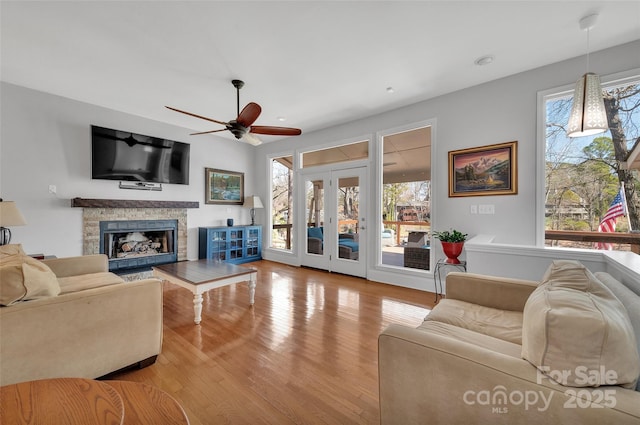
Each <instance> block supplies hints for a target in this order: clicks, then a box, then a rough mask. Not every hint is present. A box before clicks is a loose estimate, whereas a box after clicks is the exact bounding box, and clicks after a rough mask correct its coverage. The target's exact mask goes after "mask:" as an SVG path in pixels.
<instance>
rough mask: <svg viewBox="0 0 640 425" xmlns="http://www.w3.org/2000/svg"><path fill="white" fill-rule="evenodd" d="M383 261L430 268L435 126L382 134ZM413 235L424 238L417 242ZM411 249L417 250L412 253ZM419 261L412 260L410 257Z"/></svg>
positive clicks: (417, 238)
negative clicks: (432, 160) (432, 133)
mask: <svg viewBox="0 0 640 425" xmlns="http://www.w3.org/2000/svg"><path fill="white" fill-rule="evenodd" d="M381 150H382V152H383V157H382V194H381V197H382V212H381V219H382V233H381V235H380V238H381V239H380V240H381V244H380V248H381V252H380V257H379V258H380V264H383V265H389V266H400V267H411V268H417V269H423V270H428V269H429V268H430V267H429V258H430V255H431V253H430V250H429V247H428V243H429V237H428V234H429V231H430V230H431V126H426V127H420V128H415V129H411V130H406V131H400V132H397V133H393V134H387V135H385V136H383V137H382V145H381ZM412 238H414V239H416V240H419V241H423V242H421V243H419V244H416V243H414V241H413V240H411V239H412ZM407 248H411V249H412V250H413V251H415V250H416V249H417V250H418V251H417V252H413V253H411V252H409V251H408V250H407ZM410 255H413V256H414V257H416V256H417V257H418V261H417V262H416V261H409V256H410Z"/></svg>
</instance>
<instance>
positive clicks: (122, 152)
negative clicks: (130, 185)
mask: <svg viewBox="0 0 640 425" xmlns="http://www.w3.org/2000/svg"><path fill="white" fill-rule="evenodd" d="M189 152H190V145H189V144H188V143H182V142H176V141H173V140H167V139H161V138H158V137H151V136H144V135H141V134H136V133H130V132H127V131H120V130H112V129H109V128H104V127H98V126H95V125H92V126H91V177H92V178H93V179H104V180H126V181H136V182H145V183H173V184H189Z"/></svg>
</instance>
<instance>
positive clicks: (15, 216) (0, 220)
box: [0, 201, 27, 227]
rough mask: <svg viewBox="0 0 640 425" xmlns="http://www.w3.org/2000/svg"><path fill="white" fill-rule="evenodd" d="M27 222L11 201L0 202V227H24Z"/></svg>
mask: <svg viewBox="0 0 640 425" xmlns="http://www.w3.org/2000/svg"><path fill="white" fill-rule="evenodd" d="M25 224H27V221H26V220H25V219H24V217H23V216H22V213H20V210H18V207H17V206H16V203H15V202H13V201H1V202H0V227H9V226H24V225H25Z"/></svg>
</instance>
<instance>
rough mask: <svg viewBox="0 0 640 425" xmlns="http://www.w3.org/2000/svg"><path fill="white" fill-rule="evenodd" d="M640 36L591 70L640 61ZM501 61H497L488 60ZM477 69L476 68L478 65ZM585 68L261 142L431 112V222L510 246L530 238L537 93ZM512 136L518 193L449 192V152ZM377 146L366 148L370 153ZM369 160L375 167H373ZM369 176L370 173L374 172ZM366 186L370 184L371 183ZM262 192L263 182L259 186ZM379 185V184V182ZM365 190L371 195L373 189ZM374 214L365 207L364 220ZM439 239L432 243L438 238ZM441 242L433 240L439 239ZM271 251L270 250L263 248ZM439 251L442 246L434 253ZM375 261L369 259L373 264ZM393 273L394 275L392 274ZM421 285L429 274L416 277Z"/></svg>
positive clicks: (328, 138)
mask: <svg viewBox="0 0 640 425" xmlns="http://www.w3.org/2000/svg"><path fill="white" fill-rule="evenodd" d="M638 52H640V40H637V41H635V42H632V43H628V44H625V45H621V46H617V47H614V48H611V49H607V50H604V51H600V52H594V53H592V54H591V55H590V70H591V71H592V72H596V73H598V74H600V75H608V74H614V73H619V72H622V71H627V70H631V69H637V68H640V54H638ZM494 65H496V66H499V64H498V63H495V64H493V65H490V66H494ZM477 72H482V68H477ZM584 72H585V58H584V57H583V56H581V57H578V58H574V59H570V60H567V61H563V62H560V63H556V64H551V65H548V66H544V67H541V68H538V69H535V70H532V71H528V72H524V73H520V74H517V75H513V76H510V77H507V78H503V79H500V80H496V81H493V82H489V83H486V84H482V85H479V86H475V87H470V88H467V89H464V90H460V91H458V92H455V93H451V94H448V95H445V96H441V97H438V98H435V99H431V100H427V101H424V102H420V103H417V104H414V105H411V106H408V107H405V108H402V109H397V110H394V111H390V112H387V113H385V114H381V115H378V116H374V117H369V118H366V119H362V120H359V121H355V122H351V123H347V124H343V125H339V126H336V127H333V128H329V129H326V130H322V131H317V132H313V133H309V134H303V135H302V136H300V137H297V138H295V139H291V140H284V141H279V142H277V143H270V144H266V145H263V146H260V147H259V149H258V151H259V153H260V154H262V155H268V154H271V153H275V152H285V151H286V150H287V149H291V148H292V147H295V148H296V149H298V150H304V149H308V148H310V147H312V146H314V145H317V144H325V143H329V142H332V141H338V140H344V139H349V138H353V137H357V136H361V135H369V137H375V134H376V132H379V131H383V130H385V129H389V128H394V127H399V126H404V125H406V124H409V123H413V122H419V121H424V120H428V119H433V120H435V122H436V123H437V125H436V132H435V133H434V135H433V148H432V164H433V168H432V183H433V185H432V190H433V193H432V199H433V203H432V226H433V228H434V229H448V228H451V227H455V228H457V229H460V230H462V231H464V232H466V233H469V235H470V236H471V237H473V236H474V235H479V234H491V235H493V237H494V240H493V242H494V243H500V244H511V245H514V246H535V245H536V232H537V230H536V217H537V211H536V190H537V181H538V180H539V179H538V178H537V176H536V143H537V134H536V122H537V93H538V91H543V90H547V89H550V88H555V87H561V86H565V85H567V84H574V83H575V81H576V80H577V79H578V78H579V77H580V76H581V75H582V74H583V73H584ZM513 140H517V141H518V163H517V170H518V171H517V172H518V194H517V195H508V196H485V197H464V198H449V197H448V175H447V173H448V171H447V162H448V152H449V151H451V150H456V149H462V148H470V147H476V146H482V145H489V144H494V143H502V142H509V141H513ZM375 154H376V153H375V152H374V153H372V156H373V157H375ZM256 165H257V172H258V175H260V174H263V175H265V176H266V175H267V174H266V173H267V171H266V161H262V162H258V163H257V164H256ZM374 168H375V167H374ZM374 180H375V179H374ZM372 186H375V185H373V184H372ZM261 190H262V192H261V193H260V195H261V196H264V195H265V194H266V190H267V188H266V187H265V188H262V189H261ZM378 190H379V189H378ZM371 196H372V197H374V196H376V192H375V191H373V192H372V193H371ZM472 204H493V205H494V206H495V214H494V215H471V214H470V206H471V205H472ZM376 219H377V214H375V212H373V211H371V212H370V214H369V217H368V220H369V223H372V220H376ZM436 245H438V244H436ZM438 248H439V245H438ZM266 255H269V252H267V253H266ZM436 256H437V257H440V256H441V254H436ZM496 266H498V265H496ZM371 267H373V266H371ZM394 275H395V276H394ZM369 276H370V277H371V276H376V278H379V279H382V280H383V281H387V280H386V279H387V277H388V278H389V279H395V281H396V282H399V283H400V284H402V285H406V286H411V287H415V285H414V284H409V285H407V284H406V280H405V278H404V277H400V278H398V275H397V273H395V274H389V275H388V276H387V277H385V276H382V275H380V274H378V272H377V271H376V270H374V269H373V268H372V269H371V270H370V273H369ZM422 282H423V283H422V287H426V288H432V282H430V281H428V279H427V281H426V282H425V279H424V278H422Z"/></svg>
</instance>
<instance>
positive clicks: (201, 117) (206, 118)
mask: <svg viewBox="0 0 640 425" xmlns="http://www.w3.org/2000/svg"><path fill="white" fill-rule="evenodd" d="M165 108H167V109H171V110H172V111H176V112H180V113H181V114H186V115H191V116H192V117H196V118H200V119H203V120H207V121H211V122H215V123H216V124H222V125H227V124H228V123H226V122H224V121H218V120H214V119H213V118H208V117H204V116H202V115H198V114H194V113H192V112H187V111H181V110H180V109H176V108H172V107H171V106H165Z"/></svg>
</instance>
